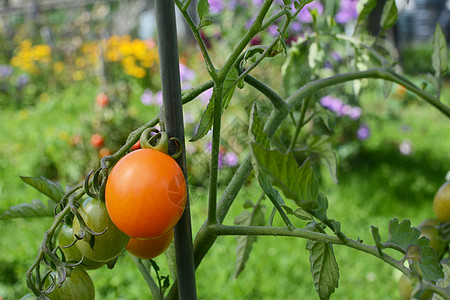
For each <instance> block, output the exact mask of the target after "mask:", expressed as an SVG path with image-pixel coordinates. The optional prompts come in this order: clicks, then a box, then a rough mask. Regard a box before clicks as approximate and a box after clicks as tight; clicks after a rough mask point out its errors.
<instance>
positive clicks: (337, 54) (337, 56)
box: [330, 51, 342, 62]
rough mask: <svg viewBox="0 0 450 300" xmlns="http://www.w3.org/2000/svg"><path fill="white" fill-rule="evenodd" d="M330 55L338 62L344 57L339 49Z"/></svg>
mask: <svg viewBox="0 0 450 300" xmlns="http://www.w3.org/2000/svg"><path fill="white" fill-rule="evenodd" d="M330 56H331V58H332V59H334V60H335V61H337V62H339V61H341V59H342V55H341V54H340V53H339V52H337V51H333V52H331V53H330Z"/></svg>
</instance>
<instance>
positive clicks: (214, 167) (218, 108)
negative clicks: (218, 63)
mask: <svg viewBox="0 0 450 300" xmlns="http://www.w3.org/2000/svg"><path fill="white" fill-rule="evenodd" d="M213 95H214V120H213V122H214V123H213V132H212V144H211V163H210V174H209V202H208V219H207V223H208V224H216V223H217V213H216V211H217V188H218V177H219V150H220V149H219V147H220V127H221V122H222V98H223V82H218V83H216V85H215V86H214V91H213Z"/></svg>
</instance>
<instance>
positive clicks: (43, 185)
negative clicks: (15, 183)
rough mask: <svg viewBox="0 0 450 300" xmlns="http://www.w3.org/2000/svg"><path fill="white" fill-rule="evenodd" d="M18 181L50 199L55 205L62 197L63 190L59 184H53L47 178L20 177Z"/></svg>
mask: <svg viewBox="0 0 450 300" xmlns="http://www.w3.org/2000/svg"><path fill="white" fill-rule="evenodd" d="M20 179H22V180H23V182H25V183H26V184H29V185H31V186H32V187H34V188H35V189H36V190H38V191H39V192H41V193H43V194H44V195H46V196H48V197H50V199H52V200H53V201H54V202H55V203H59V202H60V201H61V199H62V197H64V194H65V192H64V188H63V187H62V186H61V185H60V184H59V183H56V182H53V181H51V180H49V179H47V178H44V177H25V176H20Z"/></svg>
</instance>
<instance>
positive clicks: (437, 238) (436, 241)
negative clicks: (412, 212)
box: [417, 219, 446, 257]
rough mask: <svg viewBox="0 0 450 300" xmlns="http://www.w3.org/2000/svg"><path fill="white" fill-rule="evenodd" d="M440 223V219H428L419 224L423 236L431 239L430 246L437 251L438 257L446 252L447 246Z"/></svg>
mask: <svg viewBox="0 0 450 300" xmlns="http://www.w3.org/2000/svg"><path fill="white" fill-rule="evenodd" d="M440 223H441V222H440V221H439V220H438V219H427V220H425V221H423V222H422V223H420V224H419V225H418V226H417V228H418V229H419V230H420V232H421V236H424V237H426V238H428V239H429V240H430V244H429V246H430V247H431V248H433V249H434V251H436V254H437V256H438V257H440V256H441V255H442V254H443V253H444V251H445V247H446V244H445V242H444V240H443V239H442V237H441V235H440V234H439V230H438V226H439V224H440Z"/></svg>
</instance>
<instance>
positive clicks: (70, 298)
mask: <svg viewBox="0 0 450 300" xmlns="http://www.w3.org/2000/svg"><path fill="white" fill-rule="evenodd" d="M52 274H53V277H55V278H57V277H58V275H57V273H56V272H53V273H52ZM56 284H58V279H56ZM47 296H48V297H49V298H50V299H51V300H81V299H83V300H95V288H94V283H93V282H92V279H91V277H89V274H88V273H87V272H86V271H85V270H84V269H83V268H80V267H76V268H74V269H72V270H71V271H70V272H67V277H66V279H65V280H64V282H63V284H62V286H60V287H58V286H57V287H56V288H55V289H54V290H53V292H51V293H50V294H48V295H47Z"/></svg>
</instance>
